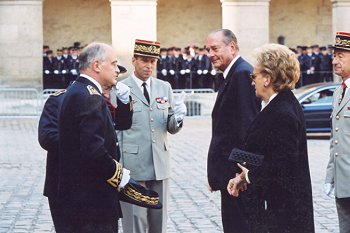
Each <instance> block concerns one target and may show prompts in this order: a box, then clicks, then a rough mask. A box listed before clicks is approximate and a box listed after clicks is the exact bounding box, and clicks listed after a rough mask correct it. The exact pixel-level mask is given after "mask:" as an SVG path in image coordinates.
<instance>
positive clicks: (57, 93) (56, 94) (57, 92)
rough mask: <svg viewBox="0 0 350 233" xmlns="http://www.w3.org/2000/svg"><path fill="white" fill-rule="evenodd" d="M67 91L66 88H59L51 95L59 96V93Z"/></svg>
mask: <svg viewBox="0 0 350 233" xmlns="http://www.w3.org/2000/svg"><path fill="white" fill-rule="evenodd" d="M66 91H67V90H66V89H63V90H59V91H56V92H55V93H52V94H51V95H50V96H59V95H61V94H63V93H65V92H66Z"/></svg>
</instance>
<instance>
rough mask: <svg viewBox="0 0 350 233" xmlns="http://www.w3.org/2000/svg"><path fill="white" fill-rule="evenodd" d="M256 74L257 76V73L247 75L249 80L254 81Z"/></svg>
mask: <svg viewBox="0 0 350 233" xmlns="http://www.w3.org/2000/svg"><path fill="white" fill-rule="evenodd" d="M257 74H259V73H256V74H254V73H251V74H250V75H249V76H250V79H251V80H252V81H254V80H255V79H256V76H257Z"/></svg>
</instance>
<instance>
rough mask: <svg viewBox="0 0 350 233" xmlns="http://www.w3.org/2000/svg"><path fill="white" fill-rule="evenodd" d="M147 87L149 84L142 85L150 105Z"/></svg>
mask: <svg viewBox="0 0 350 233" xmlns="http://www.w3.org/2000/svg"><path fill="white" fill-rule="evenodd" d="M146 85H147V83H145V82H144V83H142V86H143V95H144V96H145V97H146V100H147V102H148V103H149V94H148V91H147V88H146Z"/></svg>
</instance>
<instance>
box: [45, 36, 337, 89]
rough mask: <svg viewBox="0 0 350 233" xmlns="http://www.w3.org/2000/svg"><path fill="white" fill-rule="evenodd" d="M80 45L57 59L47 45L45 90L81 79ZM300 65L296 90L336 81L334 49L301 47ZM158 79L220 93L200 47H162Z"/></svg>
mask: <svg viewBox="0 0 350 233" xmlns="http://www.w3.org/2000/svg"><path fill="white" fill-rule="evenodd" d="M81 49H82V48H81V47H80V43H79V42H76V43H74V46H72V47H69V48H67V47H64V48H62V49H57V52H56V56H54V54H53V51H52V50H50V48H49V46H46V45H44V49H43V51H44V54H43V68H44V72H43V74H44V75H43V84H44V85H43V86H44V89H50V88H53V89H62V88H66V87H67V86H69V84H70V83H71V82H72V81H74V80H75V79H76V78H77V77H78V76H79V59H78V55H79V52H80V50H81ZM295 53H296V54H297V55H298V59H299V62H300V71H301V72H300V74H301V77H300V79H299V82H298V83H297V86H296V87H301V86H305V85H308V84H312V83H318V82H332V81H333V70H332V68H333V67H332V59H333V57H332V50H331V49H328V48H327V47H319V46H318V45H313V46H310V47H307V46H298V47H297V49H296V50H295ZM157 78H159V79H162V80H164V81H167V82H169V83H170V84H171V86H172V88H173V89H192V88H211V89H214V90H217V89H218V87H219V85H220V82H221V81H222V80H220V79H219V78H218V74H217V72H216V70H215V69H214V68H213V66H212V64H211V62H210V60H209V57H208V56H207V50H206V49H205V48H198V47H197V46H188V47H186V48H184V49H183V51H181V48H178V47H171V48H167V49H166V48H161V50H160V58H159V60H158V64H157Z"/></svg>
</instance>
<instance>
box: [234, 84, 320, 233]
mask: <svg viewBox="0 0 350 233" xmlns="http://www.w3.org/2000/svg"><path fill="white" fill-rule="evenodd" d="M305 132H306V131H305V121H304V115H303V111H302V109H301V106H300V104H299V102H298V100H297V99H296V98H295V97H294V95H293V93H292V92H291V91H290V90H285V91H281V92H280V93H279V94H278V95H277V96H276V97H275V98H274V99H273V100H272V101H271V102H270V103H269V104H268V105H267V106H266V108H264V109H263V111H261V113H260V114H259V115H258V116H257V118H256V119H255V120H254V122H253V123H252V124H251V126H250V128H249V130H248V133H247V137H246V138H245V140H244V144H243V149H244V150H246V151H249V152H252V153H256V154H262V155H264V161H263V164H262V165H261V166H260V167H257V168H253V167H250V168H249V169H250V171H249V173H248V174H249V179H250V181H251V184H250V185H248V190H247V191H245V192H241V193H240V197H241V198H242V200H243V203H244V206H245V208H246V214H247V215H246V217H247V219H248V225H249V226H251V227H252V231H251V232H261V233H263V232H272V233H277V232H278V233H284V232H298V233H311V232H314V221H313V206H312V191H311V180H310V172H309V163H308V154H307V144H306V133H305ZM265 201H266V205H267V211H265Z"/></svg>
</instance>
